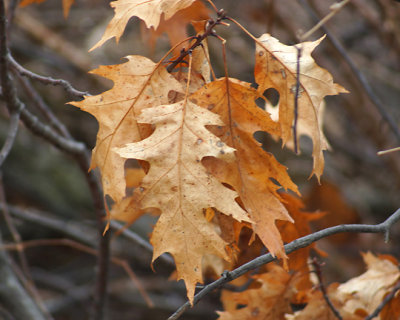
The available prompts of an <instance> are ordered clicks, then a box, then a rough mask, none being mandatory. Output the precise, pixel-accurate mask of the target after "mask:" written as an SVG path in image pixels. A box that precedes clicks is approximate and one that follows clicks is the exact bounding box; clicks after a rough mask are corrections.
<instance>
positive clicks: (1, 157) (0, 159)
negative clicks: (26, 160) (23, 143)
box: [0, 111, 21, 167]
mask: <svg viewBox="0 0 400 320" xmlns="http://www.w3.org/2000/svg"><path fill="white" fill-rule="evenodd" d="M20 115H21V112H20V111H15V112H13V113H12V114H11V117H10V127H9V128H8V133H7V137H6V141H5V142H4V145H3V148H2V149H1V151H0V167H1V166H2V165H3V163H4V161H5V160H6V159H7V156H8V154H9V153H10V151H11V149H12V147H13V145H14V141H15V137H16V136H17V132H18V124H19V118H20Z"/></svg>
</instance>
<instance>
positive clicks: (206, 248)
mask: <svg viewBox="0 0 400 320" xmlns="http://www.w3.org/2000/svg"><path fill="white" fill-rule="evenodd" d="M138 121H140V122H141V123H148V124H153V125H155V127H156V129H155V131H154V133H153V134H152V135H151V136H149V137H148V138H147V139H144V140H142V141H139V142H136V143H130V144H127V146H126V147H122V148H117V149H116V150H117V152H118V154H119V155H121V156H122V157H124V158H133V159H140V160H145V161H148V162H149V163H150V170H149V172H148V173H147V175H146V176H145V177H144V179H143V181H142V184H141V186H140V187H139V188H136V189H135V191H134V194H133V198H134V199H135V200H136V201H134V203H136V204H137V205H138V206H140V207H141V208H158V209H160V211H161V215H160V218H159V220H158V222H157V224H156V226H155V228H154V231H153V233H152V236H151V243H152V245H153V247H154V252H153V261H154V260H155V259H157V258H158V257H159V256H160V255H161V254H163V253H164V252H169V253H171V255H172V256H173V257H174V260H175V263H176V268H177V276H178V279H183V280H184V281H185V284H186V287H187V291H188V298H189V300H190V301H191V302H192V301H193V295H194V289H195V285H196V283H197V282H202V266H201V263H202V258H203V256H204V255H205V254H214V255H217V256H220V257H222V258H224V259H226V260H229V256H228V255H227V253H226V251H225V247H226V245H227V243H226V242H225V241H223V239H222V238H221V237H220V236H219V235H218V233H217V231H216V230H215V227H214V224H211V223H209V222H208V221H207V220H206V218H205V217H204V213H203V210H204V209H207V208H208V207H215V208H216V209H217V210H219V211H220V212H222V213H224V214H226V215H231V216H232V217H233V218H235V219H236V220H238V221H248V222H250V221H251V220H250V219H249V217H248V215H247V212H245V211H244V210H243V209H242V208H240V206H239V205H238V204H237V203H236V201H235V198H236V197H237V194H236V192H234V191H232V190H230V189H229V188H227V187H225V186H223V185H222V184H221V183H220V182H219V181H218V180H217V179H215V178H214V177H213V176H212V175H211V174H210V173H209V172H207V170H206V168H205V167H204V166H203V165H202V164H201V159H202V158H204V157H216V158H219V159H224V160H228V161H230V160H232V159H233V158H234V154H233V152H234V149H232V148H230V147H229V146H227V145H226V144H225V143H223V142H222V141H221V140H220V139H219V138H217V137H216V136H214V135H213V134H211V133H210V132H209V131H208V130H207V129H206V128H205V126H206V125H222V124H223V123H222V122H221V120H220V119H219V117H218V116H217V115H216V114H214V113H212V112H210V111H208V110H206V109H203V108H201V107H199V106H197V105H195V104H194V103H192V102H190V101H187V100H186V99H185V100H182V101H180V102H177V103H174V104H171V105H162V106H158V107H154V108H149V109H144V110H143V111H142V113H141V114H140V115H139V117H138Z"/></svg>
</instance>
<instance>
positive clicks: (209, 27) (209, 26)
mask: <svg viewBox="0 0 400 320" xmlns="http://www.w3.org/2000/svg"><path fill="white" fill-rule="evenodd" d="M225 19H226V13H225V11H224V10H223V9H221V10H219V11H218V18H217V19H216V20H213V19H210V20H208V21H207V23H206V26H205V30H204V33H203V34H200V35H197V36H196V37H194V39H196V41H195V42H194V43H193V44H192V45H191V46H190V47H189V48H188V49H182V51H181V54H180V55H179V57H178V58H177V59H175V60H174V61H173V62H172V63H171V64H170V65H169V66H168V67H167V71H168V72H171V71H172V70H174V68H175V67H176V66H177V65H178V64H179V63H181V62H182V61H183V59H185V57H186V56H187V55H189V54H192V52H193V50H194V49H195V48H197V47H198V46H201V45H202V41H203V40H204V39H206V38H207V37H209V36H215V35H216V34H215V30H214V28H215V27H216V26H217V25H219V24H221V23H222V20H225Z"/></svg>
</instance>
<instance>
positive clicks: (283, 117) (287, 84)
mask: <svg viewBox="0 0 400 320" xmlns="http://www.w3.org/2000/svg"><path fill="white" fill-rule="evenodd" d="M322 40H323V37H322V38H320V39H319V40H316V41H313V42H303V43H300V44H297V45H295V46H286V45H284V44H282V43H280V42H279V41H278V40H277V39H275V38H274V37H272V36H271V35H269V34H263V35H262V36H261V37H260V38H258V42H257V44H256V64H255V69H254V75H255V81H256V83H257V84H258V88H257V90H258V91H259V92H260V94H263V93H264V91H265V90H267V89H270V88H274V89H276V90H277V91H278V92H279V106H278V107H279V125H280V128H281V138H282V142H283V144H286V143H287V142H288V141H289V140H291V139H293V131H292V126H293V121H294V107H295V102H294V101H295V92H296V83H297V80H299V84H300V88H299V89H300V90H299V97H298V118H297V129H298V130H297V132H298V135H300V134H304V135H307V136H309V137H310V138H311V139H312V141H313V152H312V155H313V158H314V165H313V171H312V173H311V175H312V174H315V175H316V176H317V178H318V179H319V177H320V176H321V174H322V171H323V168H324V158H323V153H322V151H323V150H326V149H327V141H326V139H325V137H324V135H323V133H322V131H321V129H320V127H321V122H322V118H321V116H322V115H321V112H320V108H321V103H322V101H323V98H324V97H325V96H327V95H336V94H339V93H342V92H343V93H345V92H347V91H346V90H345V89H344V88H343V87H341V86H340V85H338V84H335V83H333V79H332V76H331V74H330V73H329V72H328V71H326V70H325V69H323V68H321V67H319V66H318V65H317V64H316V63H315V61H314V59H313V58H312V57H311V53H312V51H313V50H314V49H315V47H316V46H318V45H319V44H320V42H321V41H322ZM297 48H298V49H299V50H301V56H300V59H298V49H297ZM298 60H299V61H298ZM298 62H299V66H300V73H299V74H300V77H299V78H300V79H297V64H298ZM295 139H296V140H297V139H298V137H295Z"/></svg>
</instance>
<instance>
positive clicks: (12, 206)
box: [0, 0, 400, 319]
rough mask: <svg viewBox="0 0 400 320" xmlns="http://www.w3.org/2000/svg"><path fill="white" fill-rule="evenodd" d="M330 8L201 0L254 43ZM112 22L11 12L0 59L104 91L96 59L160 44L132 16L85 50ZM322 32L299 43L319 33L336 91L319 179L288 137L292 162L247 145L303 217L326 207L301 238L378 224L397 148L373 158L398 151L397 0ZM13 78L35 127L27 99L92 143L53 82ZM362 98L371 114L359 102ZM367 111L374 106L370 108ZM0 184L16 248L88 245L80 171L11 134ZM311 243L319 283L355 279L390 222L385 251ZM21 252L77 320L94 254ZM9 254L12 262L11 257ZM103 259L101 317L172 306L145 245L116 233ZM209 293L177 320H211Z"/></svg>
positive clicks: (144, 51)
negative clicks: (286, 179)
mask: <svg viewBox="0 0 400 320" xmlns="http://www.w3.org/2000/svg"><path fill="white" fill-rule="evenodd" d="M13 3H14V2H13ZM333 3H334V1H306V0H298V1H293V0H290V1H289V0H281V1H277V0H246V1H244V0H236V1H228V0H217V1H215V5H216V6H217V7H218V8H223V9H225V10H226V12H227V14H228V15H229V16H231V17H233V18H235V19H236V20H238V21H239V22H240V23H241V24H242V25H244V26H245V27H246V28H247V29H248V30H249V31H250V32H251V33H252V34H253V35H255V36H257V37H259V36H260V35H261V34H263V33H266V32H268V33H270V34H272V35H273V36H274V37H276V38H278V39H279V40H280V41H281V42H282V43H284V44H287V45H293V44H295V43H297V42H298V41H297V39H298V36H299V35H301V34H303V33H304V32H306V31H308V30H309V29H310V28H312V27H313V26H314V25H315V24H316V22H318V21H319V20H320V19H321V18H322V17H323V16H325V15H327V14H328V13H329V11H330V10H329V7H330V6H331V5H332V4H333ZM210 12H211V14H212V15H213V13H212V11H211V10H210ZM112 16H113V10H112V9H111V8H110V6H109V2H108V1H100V0H86V1H83V0H76V1H75V3H74V4H73V5H72V7H71V10H70V13H69V15H68V17H67V18H66V19H65V18H64V16H63V10H62V3H61V1H44V2H42V3H40V4H32V5H29V6H26V7H22V8H21V7H18V8H17V9H16V11H15V16H14V18H13V20H12V27H11V29H10V34H9V37H10V39H9V43H10V49H11V53H12V55H13V56H14V58H15V59H16V60H17V61H18V63H20V64H21V65H23V66H24V67H25V68H26V69H28V70H31V71H33V72H35V73H38V74H40V75H44V76H51V77H53V78H61V79H65V80H67V81H69V82H70V83H71V84H72V85H73V86H74V87H75V88H77V89H78V90H81V91H87V92H89V93H90V94H93V95H94V94H99V93H101V92H103V91H105V90H107V89H109V88H111V87H112V82H111V81H109V80H106V79H102V78H100V77H96V76H93V75H90V74H88V71H90V70H92V69H94V68H96V67H97V66H99V65H109V64H119V63H121V62H122V61H123V60H121V59H122V58H123V57H124V56H126V55H132V54H139V55H145V56H148V57H150V58H152V59H153V60H154V61H157V59H159V58H161V57H162V56H163V55H164V53H165V52H166V51H167V50H168V48H169V42H168V39H167V36H166V35H163V36H161V38H160V39H159V40H158V41H157V42H156V43H155V45H154V47H153V48H152V47H151V46H150V45H149V44H148V41H146V39H147V38H148V36H149V35H148V34H146V33H145V32H144V31H143V29H144V28H143V26H141V23H140V21H139V20H138V19H137V18H133V19H131V20H130V22H129V24H128V26H127V28H126V30H125V33H124V35H123V37H122V38H121V40H120V42H119V44H118V45H116V43H115V39H111V40H109V41H108V42H106V44H105V45H103V46H102V47H100V48H98V49H96V50H94V51H92V52H90V53H88V49H90V48H91V47H92V46H93V45H94V44H95V43H96V42H97V41H99V39H100V38H101V36H102V34H103V32H104V30H105V28H106V26H107V24H108V22H109V21H110V19H111V18H112ZM325 27H326V30H321V29H320V30H318V31H317V32H316V33H314V34H313V35H312V36H311V37H310V40H315V39H318V38H319V37H321V36H322V35H323V34H325V33H327V32H328V35H329V36H328V37H327V38H326V39H325V40H324V41H323V42H322V43H321V45H320V46H319V47H318V48H317V49H316V50H315V51H314V54H313V56H314V58H315V60H316V61H317V63H318V64H319V65H321V66H322V67H324V68H325V69H327V70H329V72H331V73H332V75H333V77H334V80H335V82H336V83H339V84H341V85H342V86H344V87H345V88H346V89H347V90H348V91H350V93H349V94H341V95H340V96H334V97H328V98H327V99H326V110H325V116H324V128H323V130H324V132H325V135H326V137H327V139H328V141H329V143H330V145H331V150H330V151H329V152H325V159H326V164H325V171H324V175H323V178H322V180H321V184H320V185H318V182H317V181H316V179H315V177H313V178H311V179H309V175H310V173H311V170H312V158H311V150H312V144H311V140H309V139H307V138H302V140H301V155H300V156H296V155H295V154H294V153H293V152H292V151H290V150H286V149H282V148H281V145H280V143H279V142H275V141H274V140H273V139H271V138H270V137H268V135H267V134H265V133H257V135H256V138H257V139H258V140H259V141H260V142H262V143H263V146H264V147H265V148H266V150H268V151H269V152H271V153H273V154H274V155H275V157H276V158H277V159H278V160H279V161H280V162H281V163H283V164H284V165H286V166H287V167H288V169H289V174H290V176H291V177H292V179H293V180H294V182H295V183H296V184H298V185H299V187H300V191H301V193H302V195H303V200H304V202H305V208H304V209H305V210H308V211H313V210H321V211H325V212H326V215H325V217H324V218H322V219H321V220H319V221H317V222H315V223H314V225H313V229H314V230H319V229H322V228H326V227H329V226H332V225H337V224H342V223H368V224H375V223H379V222H381V221H383V220H384V219H386V218H387V217H388V216H389V215H390V214H391V213H393V212H394V211H395V210H397V209H398V208H399V207H400V196H399V194H400V192H399V189H400V152H393V153H390V154H387V155H382V156H378V155H377V152H378V151H381V150H386V149H390V148H394V147H398V146H399V145H400V135H399V132H400V106H399V104H400V2H398V1H394V0H364V1H362V0H351V1H350V2H349V3H348V4H347V5H346V6H345V7H344V8H343V9H342V10H341V11H340V12H339V13H337V14H336V15H335V16H334V17H333V18H332V19H331V20H330V21H329V22H327V23H326V25H325ZM188 30H189V31H190V28H189V29H188ZM216 31H217V33H218V34H219V35H220V36H222V37H223V38H225V39H226V40H227V49H228V56H227V62H228V67H229V73H230V76H231V77H235V78H238V79H241V80H244V81H249V82H254V77H253V67H254V43H253V41H252V40H251V39H250V38H249V37H248V36H246V35H245V34H244V33H243V32H242V31H241V30H240V29H239V28H237V27H236V26H235V25H233V24H231V26H230V27H224V26H219V27H218V28H217V30H216ZM209 45H210V54H211V58H212V61H213V67H214V70H215V71H216V74H217V76H223V59H222V52H221V45H220V42H219V41H218V40H217V39H210V42H209ZM360 79H361V81H360ZM363 80H365V81H366V82H367V83H368V84H369V87H366V86H365V82H364V84H363V83H362V81H363ZM15 83H16V84H17V91H18V95H19V97H20V99H21V100H22V101H23V102H24V103H25V104H26V106H27V108H29V110H31V111H32V113H34V114H36V115H37V116H38V117H40V118H41V119H42V120H43V121H45V122H48V120H46V118H45V117H44V115H43V113H41V111H40V106H38V103H37V101H38V99H37V98H35V97H33V96H32V92H33V93H35V94H37V96H39V97H40V99H39V100H42V102H43V103H44V104H45V105H47V106H48V107H49V108H50V109H51V111H52V112H53V113H54V114H55V115H56V116H57V118H58V119H59V120H60V122H61V123H62V124H63V125H64V126H65V127H66V128H67V129H68V130H69V131H70V133H71V135H72V136H73V137H74V138H75V139H76V140H78V141H83V142H84V143H85V144H86V145H87V146H88V148H89V149H91V148H93V147H94V144H95V139H96V133H97V122H96V120H95V119H94V118H93V117H91V116H90V115H89V114H87V113H85V112H82V111H80V110H79V109H77V108H75V107H73V106H71V105H68V104H67V103H68V101H71V100H72V98H71V97H70V96H69V95H68V94H67V93H66V92H65V91H64V90H63V89H62V88H61V87H58V86H46V85H43V84H41V83H38V82H35V81H30V80H28V81H25V82H23V81H21V79H15ZM27 86H28V89H27ZM29 87H30V89H29ZM371 96H372V99H371ZM375 97H376V99H377V100H378V107H377V103H376V101H375V103H374V101H373V99H374V98H375ZM271 99H272V97H271ZM376 99H375V100H376ZM272 100H273V99H272ZM380 106H381V107H382V108H383V110H379V107H380ZM383 113H385V115H383ZM385 116H386V117H388V118H390V119H391V121H392V122H393V124H394V127H393V126H392V127H391V126H390V125H389V124H388V122H387V121H386V120H385V119H384V117H385ZM8 124H9V115H8V112H7V109H6V108H5V106H4V102H3V101H2V100H0V142H1V143H3V142H4V140H5V136H6V134H7V130H8ZM1 189H3V191H2V192H1V193H2V194H3V196H2V198H3V199H1V202H3V203H4V201H6V202H7V204H8V207H9V211H10V214H11V216H12V218H13V220H14V224H15V226H16V229H17V230H18V233H19V234H20V236H21V238H22V241H28V240H34V239H61V238H69V239H73V240H74V241H77V242H78V243H81V244H84V245H87V246H89V247H95V246H96V239H97V229H96V223H95V216H94V212H93V205H92V200H91V197H90V192H89V189H88V187H87V183H86V180H85V177H84V174H83V173H82V171H81V170H80V169H79V167H78V166H77V164H76V162H75V161H74V160H73V159H71V157H70V156H68V155H66V154H65V153H62V152H61V151H59V150H57V149H56V148H54V147H52V146H51V145H49V144H48V143H46V142H45V141H44V140H42V139H41V138H38V137H36V136H35V135H33V134H32V133H31V132H30V131H28V130H26V129H25V128H24V127H23V126H20V130H19V132H18V135H17V138H16V142H15V145H14V147H13V149H12V151H11V153H10V155H9V157H8V159H7V160H6V162H5V163H4V165H3V167H2V183H1ZM0 221H1V223H0V228H1V234H2V238H3V242H4V243H12V242H13V237H12V234H11V232H10V229H9V228H8V227H7V224H6V223H5V221H4V219H3V218H1V219H0ZM154 223H155V220H154V218H151V217H150V218H149V217H145V218H142V219H141V220H139V221H138V223H137V224H135V225H133V226H132V227H131V228H130V229H131V230H132V231H134V232H135V233H137V234H138V235H140V236H141V237H143V239H146V238H147V236H148V234H149V233H150V232H151V230H152V225H154ZM56 243H57V242H54V244H56ZM318 247H319V248H321V249H323V250H325V251H326V252H327V253H328V254H329V256H328V257H326V258H324V261H325V262H326V265H325V266H324V269H323V273H324V277H325V280H326V282H328V283H330V282H334V281H338V282H343V281H346V280H347V279H349V278H351V277H353V276H356V275H358V274H360V273H362V272H363V270H364V265H363V263H362V260H361V256H360V251H368V250H369V251H372V252H374V253H383V254H391V255H394V256H395V257H396V258H397V259H400V224H398V225H397V226H395V227H394V228H393V232H392V233H391V240H390V242H389V243H385V242H384V241H383V237H382V236H381V235H371V234H365V235H340V236H335V237H331V238H328V239H325V240H322V241H320V242H319V243H318ZM25 253H26V256H27V264H28V267H29V270H30V272H31V275H32V279H33V281H34V284H35V287H36V289H37V290H38V293H39V295H40V297H41V299H42V302H43V305H44V306H45V308H47V310H48V311H49V313H51V314H52V316H53V317H54V319H87V317H88V310H89V305H90V303H91V294H92V290H93V282H94V270H95V266H96V259H95V257H94V256H93V255H92V254H90V253H87V252H84V251H82V250H80V249H79V248H78V246H68V245H67V246H66V245H65V244H61V243H60V244H59V245H48V246H42V245H37V246H33V247H32V248H29V249H26V250H25ZM10 255H11V256H12V257H13V258H14V260H15V261H16V262H15V263H18V257H17V255H15V254H14V253H12V252H10ZM112 255H113V256H114V257H116V258H117V259H119V260H117V262H115V261H114V262H112V263H111V266H110V283H109V284H110V287H109V298H110V299H109V305H108V308H107V310H108V311H107V315H108V316H107V318H108V319H165V318H167V316H168V315H170V314H171V313H172V312H173V311H175V310H176V309H177V308H178V307H179V306H180V305H181V304H183V303H184V302H185V297H186V293H185V289H184V286H183V284H182V283H180V282H179V283H177V282H175V281H168V277H169V275H170V274H171V273H172V271H173V266H172V265H171V263H170V261H169V260H168V259H167V258H166V259H164V260H160V261H157V262H156V263H155V265H154V269H155V272H153V271H152V270H151V268H150V262H151V251H149V250H146V249H143V248H142V247H140V246H139V245H138V244H137V242H135V241H132V240H131V239H129V238H128V237H127V236H119V237H116V238H113V240H112ZM118 261H119V262H118ZM121 261H125V262H126V263H128V264H129V266H130V267H131V269H132V270H133V272H134V274H135V275H136V277H137V278H138V281H139V282H140V284H141V286H142V288H143V290H145V291H146V293H147V294H148V296H149V297H150V298H151V300H152V301H153V303H154V305H155V306H154V307H153V308H149V307H148V305H147V304H146V301H145V300H144V298H143V296H142V295H141V293H140V292H139V290H138V287H137V285H136V284H135V283H133V282H132V281H131V278H130V277H129V275H128V274H127V272H126V270H124V268H123V267H121V265H123V263H121ZM218 296H219V292H214V293H213V294H211V295H210V296H208V297H207V298H205V299H204V300H203V301H202V302H201V303H200V304H199V305H198V306H196V307H195V308H194V309H192V310H190V311H189V312H188V313H187V314H186V315H185V316H184V319H215V318H217V315H216V313H215V310H218V309H219V310H220V309H221V306H220V305H219V304H218V298H217V297H218ZM0 311H1V310H0ZM0 315H1V314H0ZM0 317H1V316H0ZM7 317H10V315H9V314H7V311H6V310H5V311H4V316H3V318H4V319H8V318H7ZM10 319H12V317H11V318H10Z"/></svg>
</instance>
